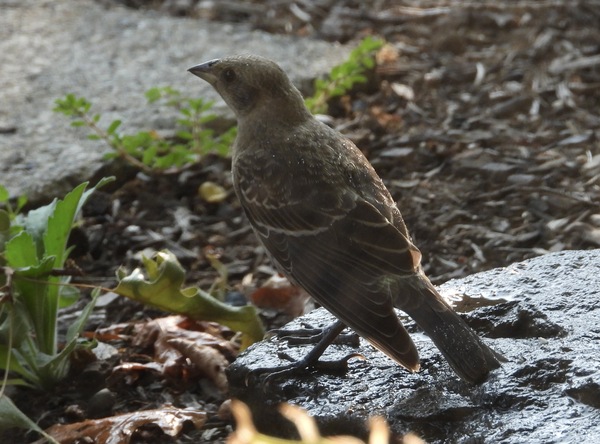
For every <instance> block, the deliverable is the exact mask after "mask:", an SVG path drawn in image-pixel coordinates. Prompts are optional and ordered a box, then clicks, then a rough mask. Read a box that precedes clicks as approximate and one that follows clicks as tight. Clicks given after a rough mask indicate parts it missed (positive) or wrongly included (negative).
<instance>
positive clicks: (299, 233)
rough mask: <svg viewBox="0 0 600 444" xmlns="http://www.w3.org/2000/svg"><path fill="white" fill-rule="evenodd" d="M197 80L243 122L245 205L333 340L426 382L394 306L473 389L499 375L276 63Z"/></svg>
mask: <svg viewBox="0 0 600 444" xmlns="http://www.w3.org/2000/svg"><path fill="white" fill-rule="evenodd" d="M188 71H189V72H191V73H192V74H194V75H196V76H197V77H200V78H201V79H203V80H205V81H206V82H208V83H209V84H210V85H212V87H213V88H214V89H215V90H216V91H217V93H219V95H220V96H221V97H222V99H223V100H224V101H225V103H226V104H227V105H228V107H229V108H230V109H231V110H232V111H233V113H234V114H235V116H236V119H237V123H238V132H237V136H236V140H235V141H234V143H233V146H232V154H231V156H232V167H231V171H232V178H233V188H234V191H235V194H236V195H237V198H238V199H239V202H240V204H241V207H242V209H243V211H244V213H245V215H246V216H247V218H248V220H249V222H250V224H251V226H252V228H253V231H254V233H255V234H256V237H257V238H258V240H259V241H260V243H261V244H262V245H263V246H264V248H265V250H266V251H267V253H268V255H269V256H270V258H271V260H272V261H273V263H274V264H275V266H276V267H277V269H278V270H279V271H280V272H281V273H283V274H284V275H285V276H286V277H288V278H289V279H290V281H291V282H292V283H294V284H296V285H299V286H300V287H302V288H303V289H304V290H306V291H307V292H308V293H309V294H310V295H311V296H312V297H313V298H314V299H315V300H316V301H317V302H318V303H319V304H320V305H321V306H323V307H325V308H326V309H327V310H329V311H330V312H331V313H332V314H333V315H334V316H335V317H336V318H337V319H338V322H337V323H336V324H335V325H334V326H333V327H332V328H331V329H330V330H329V335H328V337H327V338H328V339H327V341H329V342H331V341H332V340H333V338H334V337H335V336H336V335H337V334H339V333H340V332H341V331H342V330H343V328H344V327H345V326H347V327H349V328H351V329H352V330H354V331H355V332H356V333H358V335H360V336H361V337H363V338H365V339H366V340H367V341H369V342H370V343H371V344H372V345H373V346H375V347H376V348H377V349H379V350H380V351H382V352H384V353H385V354H386V355H388V356H389V357H390V358H392V359H393V360H394V361H396V362H397V363H398V364H399V365H401V366H403V367H404V368H406V369H407V370H408V371H410V372H417V371H418V370H419V369H420V360H419V354H418V351H417V348H416V346H415V344H414V342H413V341H412V339H411V337H410V335H409V333H408V332H407V330H406V328H405V327H404V326H403V325H402V322H401V321H400V319H399V317H398V315H397V314H396V312H395V310H394V307H395V308H398V309H399V310H401V311H403V312H405V313H406V314H408V315H409V316H410V317H411V318H412V319H413V320H414V321H415V322H416V324H417V325H418V326H419V327H420V328H421V329H422V330H423V331H424V332H425V333H426V334H427V335H428V336H429V337H430V338H431V340H432V341H433V343H434V344H435V345H436V347H437V348H438V349H439V350H440V351H441V353H442V355H443V356H444V357H445V358H446V360H447V361H448V363H449V364H450V367H451V368H452V369H453V370H454V372H455V373H456V374H457V375H458V376H459V377H460V378H462V379H463V380H465V381H467V382H468V383H472V384H479V383H482V382H483V381H485V380H486V379H487V378H488V376H489V374H490V372H491V371H492V370H494V369H497V368H499V367H500V365H501V363H500V361H501V359H502V357H501V355H500V354H499V353H496V352H495V351H493V350H492V349H491V348H490V347H489V346H487V345H486V344H485V343H484V342H483V341H482V339H481V338H479V336H478V335H477V334H476V333H475V332H474V331H473V330H472V329H471V328H470V327H469V326H468V325H467V324H466V323H465V322H464V320H463V319H462V318H461V317H460V316H459V315H458V314H457V313H456V312H455V311H454V310H453V309H452V307H451V306H450V305H449V304H448V303H447V302H446V301H444V299H443V298H442V296H441V295H440V294H439V292H438V291H437V290H436V288H435V287H434V286H433V284H432V283H431V281H430V280H429V279H428V277H427V276H426V275H425V273H424V271H423V267H422V265H421V257H422V256H421V252H420V250H419V249H418V248H417V246H416V245H415V244H414V243H413V241H412V238H411V236H410V234H409V232H408V230H407V227H406V225H405V222H404V219H403V217H402V215H401V213H400V210H399V208H398V206H397V205H396V202H395V201H394V199H393V198H392V196H391V194H390V192H389V191H388V189H387V188H386V186H385V185H384V183H383V181H382V179H381V178H380V177H379V176H378V174H377V173H376V171H375V169H374V168H373V166H372V165H371V164H370V163H369V161H368V160H367V158H366V157H365V155H364V154H363V153H362V152H361V150H360V149H359V148H358V147H357V146H356V145H355V144H354V143H353V142H352V141H351V140H350V139H348V138H346V137H345V136H343V135H342V134H341V133H339V132H338V131H336V130H335V129H333V128H331V127H329V126H328V125H326V124H324V123H322V122H321V121H319V120H318V119H317V118H316V117H315V116H313V115H312V114H311V112H310V111H309V110H308V109H307V107H306V106H305V103H304V99H303V97H302V94H301V93H300V91H299V90H298V89H297V88H296V87H295V86H294V85H293V83H292V82H291V80H290V78H289V77H288V75H287V74H286V73H285V71H284V70H283V69H282V68H281V67H280V66H279V65H278V64H276V63H275V62H273V61H271V60H269V59H266V58H263V57H260V56H256V55H235V56H229V57H224V58H220V59H214V60H210V61H207V62H205V63H201V64H199V65H196V66H193V67H192V68H190V69H189V70H188ZM324 340H325V338H324ZM327 345H328V344H327V343H325V344H321V347H320V348H319V350H318V351H315V353H314V354H313V355H314V356H316V357H317V358H318V357H319V356H320V354H322V353H323V351H324V350H325V348H326V347H327ZM314 356H313V357H314Z"/></svg>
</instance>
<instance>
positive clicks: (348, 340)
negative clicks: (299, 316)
mask: <svg viewBox="0 0 600 444" xmlns="http://www.w3.org/2000/svg"><path fill="white" fill-rule="evenodd" d="M303 326H306V328H302V329H297V330H285V329H275V330H271V331H270V332H269V333H270V334H272V335H273V336H277V337H278V338H279V339H284V340H286V341H287V343H288V344H289V345H307V344H317V343H318V342H319V341H321V340H322V339H323V337H324V336H325V335H326V334H327V333H328V328H313V327H312V326H310V325H308V324H303ZM332 344H338V345H348V346H350V347H358V346H359V345H360V336H358V335H357V334H356V333H354V332H353V331H351V332H349V333H340V334H338V335H337V337H336V338H335V339H334V340H333V341H332Z"/></svg>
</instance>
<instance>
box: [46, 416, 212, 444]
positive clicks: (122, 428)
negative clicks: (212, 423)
mask: <svg viewBox="0 0 600 444" xmlns="http://www.w3.org/2000/svg"><path fill="white" fill-rule="evenodd" d="M206 417H207V414H206V412H203V411H197V410H183V409H178V408H175V407H165V408H162V409H155V410H143V411H140V412H131V413H124V414H122V415H117V416H111V417H109V418H102V419H88V420H86V421H82V422H76V423H73V424H55V425H53V426H52V427H50V428H48V429H46V433H48V434H49V435H51V436H52V437H53V438H54V439H56V440H57V441H59V442H60V443H61V444H75V443H77V442H83V441H81V440H84V439H88V440H89V439H90V438H91V439H92V442H94V443H95V444H128V443H129V442H130V440H131V438H132V436H133V435H134V433H135V431H136V430H137V429H138V428H140V427H142V426H144V425H146V424H155V425H157V426H158V427H160V428H161V429H162V431H163V432H164V433H165V434H166V435H169V436H172V437H176V436H177V435H179V433H181V430H182V429H183V426H184V424H185V423H186V422H188V421H189V422H191V423H192V424H193V425H194V427H195V428H196V429H199V428H200V427H202V426H203V425H204V423H205V422H206ZM86 442H87V441H86Z"/></svg>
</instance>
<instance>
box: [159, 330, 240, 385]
mask: <svg viewBox="0 0 600 444" xmlns="http://www.w3.org/2000/svg"><path fill="white" fill-rule="evenodd" d="M168 343H169V345H171V346H172V347H174V348H175V349H177V350H178V351H179V352H180V353H181V354H182V355H183V356H185V357H186V358H188V359H189V360H190V361H191V362H192V363H193V364H194V365H195V366H196V368H197V369H198V370H199V371H200V372H201V373H202V374H204V375H206V377H207V378H208V379H210V380H211V381H212V382H213V383H214V384H215V386H217V388H218V389H219V390H221V391H223V392H226V391H227V389H228V384H227V377H226V376H225V369H226V368H227V366H228V365H229V361H228V360H227V359H225V357H224V356H223V355H222V354H221V353H220V352H219V351H217V350H216V349H214V348H212V347H208V346H206V345H198V344H197V343H196V342H194V341H190V340H188V339H170V340H169V341H168Z"/></svg>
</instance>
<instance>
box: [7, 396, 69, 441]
mask: <svg viewBox="0 0 600 444" xmlns="http://www.w3.org/2000/svg"><path fill="white" fill-rule="evenodd" d="M15 427H17V428H21V429H26V430H33V431H35V432H37V433H40V434H41V435H43V436H44V438H46V439H47V440H48V441H49V442H50V443H52V444H60V443H59V442H58V441H56V440H55V439H54V438H52V437H51V436H50V435H48V434H47V433H46V432H44V431H43V430H42V429H41V428H40V427H39V426H38V425H37V424H36V423H35V422H33V421H32V420H31V419H29V418H28V417H27V415H25V413H23V412H22V411H21V410H19V408H18V407H17V406H16V405H15V404H14V403H13V402H12V401H11V400H10V398H9V397H8V396H6V395H4V394H2V395H0V430H7V429H11V428H15Z"/></svg>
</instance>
